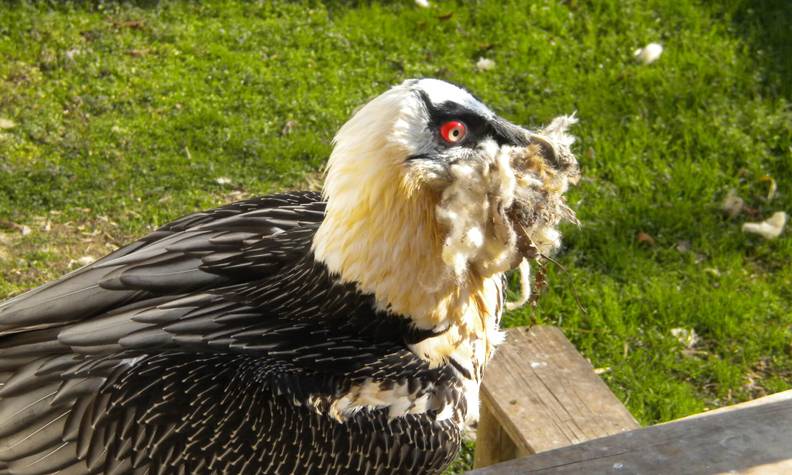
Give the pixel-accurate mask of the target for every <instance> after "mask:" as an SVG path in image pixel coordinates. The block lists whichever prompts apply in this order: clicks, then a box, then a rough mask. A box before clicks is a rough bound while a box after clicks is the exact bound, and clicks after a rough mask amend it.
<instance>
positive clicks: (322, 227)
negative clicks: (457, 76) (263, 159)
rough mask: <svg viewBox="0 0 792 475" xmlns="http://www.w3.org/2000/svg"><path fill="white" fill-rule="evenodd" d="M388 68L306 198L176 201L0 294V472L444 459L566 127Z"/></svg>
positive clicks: (284, 467) (319, 466)
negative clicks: (400, 77)
mask: <svg viewBox="0 0 792 475" xmlns="http://www.w3.org/2000/svg"><path fill="white" fill-rule="evenodd" d="M574 122H575V118H574V117H569V116H564V117H559V118H557V119H555V120H554V121H553V122H552V123H551V124H550V125H549V126H547V127H546V128H544V129H541V130H537V131H529V130H526V129H523V128H521V127H518V126H516V125H514V124H512V123H509V122H507V121H506V120H504V119H502V118H500V117H498V116H497V115H495V114H494V113H493V112H492V111H491V110H490V109H489V108H487V107H486V106H485V105H483V104H482V103H481V102H480V101H479V100H477V99H476V98H474V97H473V96H472V95H471V94H470V93H468V92H467V91H465V90H464V89H461V88H459V87H457V86H454V85H451V84H449V83H446V82H443V81H439V80H434V79H419V80H408V81H406V82H404V83H402V84H400V85H397V86H395V87H393V88H391V89H390V90H388V91H386V92H385V93H383V94H381V95H380V96H378V97H376V98H375V99H373V100H372V101H370V102H369V103H368V104H366V105H365V106H364V107H362V108H360V109H359V110H358V111H357V112H356V113H355V114H354V115H353V116H352V118H351V119H350V120H349V121H348V122H347V123H346V124H345V125H344V126H343V127H342V128H341V129H340V131H339V132H338V133H337V135H336V137H335V139H334V143H333V145H334V146H333V151H332V153H331V155H330V158H329V162H328V166H327V173H326V179H325V183H324V189H323V192H322V193H321V194H319V193H313V192H292V193H281V194H276V195H272V196H265V197H260V198H254V199H250V200H246V201H240V202H238V203H233V204H230V205H227V206H223V207H221V208H217V209H213V210H210V211H205V212H200V213H195V214H192V215H189V216H187V217H184V218H181V219H179V220H177V221H175V222H173V223H171V224H168V225H166V226H164V227H162V228H160V229H158V230H156V231H154V232H153V233H151V234H149V235H148V236H146V237H144V238H142V239H140V240H139V241H136V242H134V243H132V244H129V245H127V246H126V247H123V248H121V249H119V250H117V251H115V252H113V253H112V254H110V255H108V256H107V257H105V258H103V259H100V260H99V261H97V262H95V263H93V264H91V265H88V266H86V267H83V268H82V269H79V270H77V271H75V272H73V273H71V274H69V275H67V276H65V277H63V278H61V279H60V280H57V281H55V282H51V283H49V284H46V285H44V286H41V287H39V288H37V289H34V290H31V291H29V292H27V293H25V294H22V295H19V296H17V297H15V298H12V299H10V300H7V301H6V302H3V303H2V304H0V474H19V475H22V474H28V475H43V474H53V473H56V474H60V475H77V474H107V475H109V474H164V473H167V474H170V473H173V474H204V473H206V474H214V473H217V474H235V475H236V474H280V473H295V474H351V473H360V474H363V473H365V474H392V473H393V474H395V473H405V474H423V473H438V472H441V471H442V470H443V469H444V468H445V467H446V466H447V465H448V464H449V463H450V462H451V461H452V459H453V458H454V457H455V455H456V453H457V451H458V450H459V447H460V439H461V437H462V434H463V432H464V429H465V427H466V424H470V423H471V422H474V421H475V420H476V417H477V413H478V388H479V382H480V381H481V375H482V368H483V367H484V365H485V364H486V363H487V361H488V359H489V358H490V357H491V356H492V354H493V349H494V347H495V345H496V344H497V343H499V342H500V340H501V339H502V337H501V334H500V333H499V330H498V324H499V320H500V317H501V313H502V311H503V308H504V287H505V283H504V282H505V279H504V272H506V271H508V270H510V269H514V268H516V267H521V268H522V266H523V264H525V263H526V262H528V260H529V259H532V258H536V257H537V256H542V255H547V254H548V253H550V252H552V251H553V249H555V248H557V247H558V245H559V233H558V231H557V230H556V226H557V224H558V223H559V222H561V221H564V220H566V221H574V219H575V216H574V213H573V212H572V211H571V210H570V209H569V208H568V207H567V205H566V204H565V201H564V197H563V194H564V192H565V191H566V189H567V187H568V184H569V183H575V182H576V180H577V178H578V174H579V172H578V166H577V161H576V160H575V157H574V155H573V154H572V153H571V151H570V145H571V144H572V141H573V138H572V136H571V135H569V134H567V132H566V129H567V127H568V126H569V125H570V124H572V123H574Z"/></svg>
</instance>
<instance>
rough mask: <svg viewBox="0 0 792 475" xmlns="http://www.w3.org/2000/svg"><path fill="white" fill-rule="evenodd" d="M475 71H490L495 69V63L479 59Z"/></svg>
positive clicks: (486, 59)
mask: <svg viewBox="0 0 792 475" xmlns="http://www.w3.org/2000/svg"><path fill="white" fill-rule="evenodd" d="M476 69H478V70H479V71H491V70H493V69H495V61H493V60H491V59H488V58H479V59H478V61H477V62H476Z"/></svg>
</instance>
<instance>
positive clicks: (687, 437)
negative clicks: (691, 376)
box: [468, 391, 792, 475]
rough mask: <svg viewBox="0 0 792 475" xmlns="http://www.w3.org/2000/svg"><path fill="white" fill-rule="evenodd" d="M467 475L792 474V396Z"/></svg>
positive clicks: (779, 396)
mask: <svg viewBox="0 0 792 475" xmlns="http://www.w3.org/2000/svg"><path fill="white" fill-rule="evenodd" d="M468 473H469V474H470V475H496V474H498V475H500V474H532V473H541V474H546V475H557V474H618V475H626V474H642V475H659V474H685V475H687V474H690V475H714V474H727V473H728V474H752V475H753V474H756V475H758V474H762V475H775V474H778V475H781V474H792V391H786V392H785V393H782V394H780V395H775V396H769V397H767V398H762V399H760V400H756V401H751V402H750V403H747V404H745V405H738V406H734V407H731V408H724V409H723V410H717V411H711V412H709V413H704V414H701V415H698V416H696V417H692V418H686V419H681V420H678V421H675V422H670V423H667V424H661V425H656V426H652V427H647V428H644V429H637V430H634V431H630V432H625V433H622V434H617V435H612V436H609V437H603V438H601V439H597V440H591V441H588V442H584V443H582V444H578V445H574V446H569V447H564V448H560V449H556V450H552V451H549V452H544V453H541V454H536V455H531V456H528V457H523V458H520V459H516V460H512V461H509V462H504V463H501V464H498V465H492V466H490V467H486V468H482V469H479V470H474V471H472V472H468Z"/></svg>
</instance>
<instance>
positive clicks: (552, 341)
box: [475, 326, 639, 467]
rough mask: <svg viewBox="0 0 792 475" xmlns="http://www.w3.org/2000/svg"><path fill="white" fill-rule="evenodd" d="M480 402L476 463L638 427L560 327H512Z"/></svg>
mask: <svg viewBox="0 0 792 475" xmlns="http://www.w3.org/2000/svg"><path fill="white" fill-rule="evenodd" d="M481 402H482V404H481V406H482V410H481V417H480V422H479V430H478V435H477V437H476V457H475V466H476V467H484V466H487V465H491V464H493V463H497V462H501V461H503V460H509V459H510V458H514V457H516V456H517V457H519V456H523V455H527V454H533V453H539V452H543V451H547V450H551V449H555V448H558V447H564V446H567V445H571V444H576V443H579V442H583V441H586V440H590V439H594V438H598V437H603V436H606V435H611V434H616V433H619V432H623V431H626V430H631V429H635V428H637V427H639V426H638V423H637V422H636V421H635V419H634V418H633V417H632V415H631V414H630V413H629V412H628V411H627V409H626V408H625V407H624V406H623V405H622V403H621V402H620V401H619V400H618V399H617V398H616V396H614V395H613V393H611V392H610V390H609V389H608V387H607V386H606V385H605V383H603V382H602V380H601V379H600V378H599V376H597V375H596V374H595V373H594V369H593V368H592V367H591V364H589V362H588V361H586V360H585V359H584V358H583V357H582V356H581V355H580V354H579V353H578V352H577V350H576V349H575V347H574V346H572V344H571V343H569V341H568V340H567V339H566V337H564V334H563V333H561V331H560V330H559V329H558V328H556V327H549V326H534V327H530V328H527V327H526V328H512V329H510V330H509V331H508V332H507V337H506V343H504V344H503V345H501V346H500V347H499V348H498V350H497V352H496V354H495V357H494V358H493V360H492V361H491V362H490V363H489V365H487V368H486V370H485V373H484V381H483V384H482V387H481Z"/></svg>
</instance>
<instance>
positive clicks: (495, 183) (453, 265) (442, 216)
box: [437, 116, 579, 304]
mask: <svg viewBox="0 0 792 475" xmlns="http://www.w3.org/2000/svg"><path fill="white" fill-rule="evenodd" d="M575 122H577V119H575V117H574V116H563V117H558V118H556V119H555V120H553V121H552V122H551V123H550V125H549V126H547V127H546V128H544V129H542V130H540V131H539V132H537V133H535V134H530V138H531V140H530V144H529V145H527V146H524V147H514V146H508V145H506V146H500V147H499V146H497V145H496V144H495V143H494V142H491V143H489V144H487V145H484V146H483V147H482V150H481V153H477V154H474V155H473V156H472V157H470V158H466V159H464V160H459V161H457V162H455V163H453V164H452V165H451V166H450V170H449V171H450V176H451V183H450V185H449V186H447V187H446V188H445V190H443V193H442V196H441V199H440V202H439V204H438V205H437V216H438V220H439V221H440V224H441V225H442V226H443V227H444V228H445V230H446V234H445V241H444V243H443V254H442V258H443V261H444V262H445V263H446V265H448V266H449V268H450V269H452V272H453V273H454V274H455V275H456V277H457V278H458V279H460V280H463V279H465V277H466V275H467V273H468V272H476V273H477V274H478V275H480V276H483V277H488V276H491V275H493V274H495V273H497V272H504V271H507V270H510V269H513V268H515V267H517V268H518V270H519V272H520V273H521V281H522V285H521V287H522V296H521V297H520V299H519V300H518V302H519V303H520V304H522V303H525V302H526V301H527V300H528V296H529V294H530V279H529V273H530V265H528V263H527V261H528V259H532V258H536V257H539V256H543V255H545V256H546V255H549V254H551V253H552V252H553V251H555V250H556V249H558V248H559V247H560V245H561V241H560V239H561V234H560V233H559V232H558V230H557V229H556V226H557V225H558V224H559V223H560V222H562V221H568V222H577V220H576V218H575V214H574V212H573V211H572V210H571V209H570V208H569V207H568V206H567V205H566V203H565V199H564V193H565V192H566V191H567V189H568V186H569V183H576V182H577V180H578V177H579V175H578V168H577V161H576V160H575V157H574V155H573V154H572V152H571V150H570V147H571V145H572V143H573V142H574V140H575V139H574V137H573V136H572V135H570V134H568V133H567V129H568V128H569V127H570V126H571V125H573V124H574V123H575Z"/></svg>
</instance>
